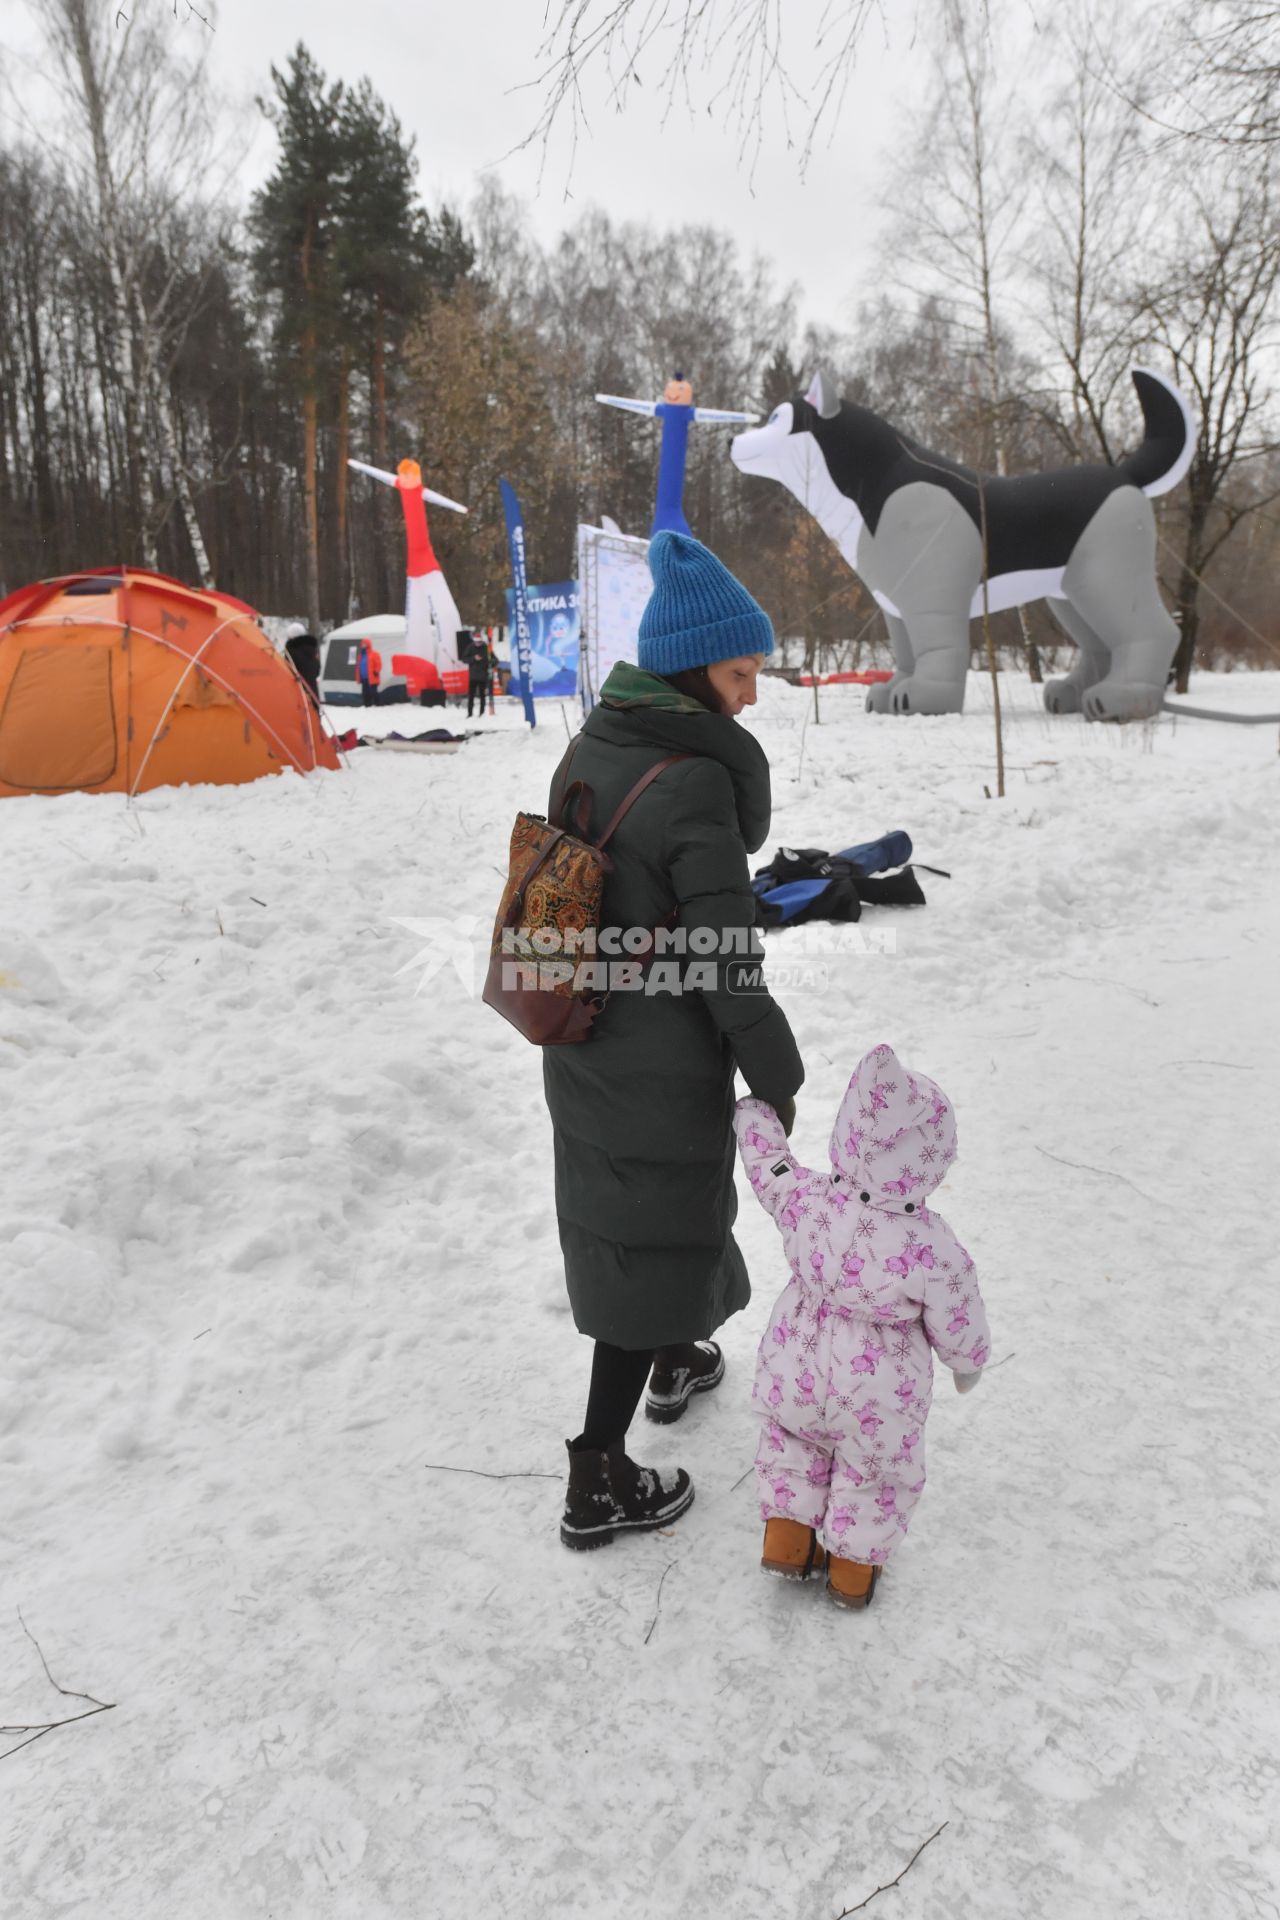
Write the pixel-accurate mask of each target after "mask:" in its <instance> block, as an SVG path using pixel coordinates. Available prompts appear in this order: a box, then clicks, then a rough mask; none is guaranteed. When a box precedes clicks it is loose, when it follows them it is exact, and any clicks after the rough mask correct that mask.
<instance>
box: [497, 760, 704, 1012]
mask: <svg viewBox="0 0 1280 1920" xmlns="http://www.w3.org/2000/svg"><path fill="white" fill-rule="evenodd" d="M581 739H582V735H581V734H580V733H579V734H577V735H576V736H575V737H574V740H573V743H572V745H571V746H570V748H569V754H568V756H567V758H566V760H565V775H566V778H567V775H568V769H569V764H570V761H571V760H572V758H573V755H574V753H575V752H576V750H577V747H578V743H579V741H580V740H581ZM691 757H692V756H691V755H689V754H687V753H671V754H668V755H667V757H666V759H665V760H659V761H658V762H657V764H656V766H652V767H650V768H649V771H648V772H647V773H645V774H642V775H641V777H640V778H639V780H637V781H636V783H635V785H634V786H633V787H632V789H631V791H630V793H628V794H627V795H626V797H625V798H624V799H623V800H622V802H621V803H620V805H619V806H618V808H617V810H616V812H615V813H614V815H613V818H612V819H611V820H610V821H609V823H608V825H607V826H606V827H605V830H604V832H603V833H602V834H601V835H600V837H599V839H597V840H592V839H591V838H590V821H591V803H592V799H593V795H592V792H591V789H590V787H587V786H585V785H584V784H583V782H582V781H581V780H575V781H573V782H572V784H571V785H569V786H565V787H562V789H561V794H560V800H559V804H558V805H557V806H556V807H555V808H554V809H553V811H552V815H551V818H550V820H545V819H544V818H543V817H542V815H541V814H540V813H518V814H517V815H516V823H515V826H514V827H513V828H512V830H511V856H510V861H509V863H508V867H507V883H506V885H505V887H504V888H503V890H502V901H501V904H500V905H499V907H498V917H497V920H496V921H495V923H494V929H493V942H492V945H491V947H490V950H489V972H488V976H487V978H486V980H485V985H484V994H483V999H484V1003H485V1005H486V1006H489V1007H492V1008H493V1009H494V1011H495V1012H497V1013H500V1014H501V1015H502V1017H503V1019H504V1020H509V1021H510V1022H511V1024H512V1026H513V1027H515V1028H517V1029H518V1030H519V1032H521V1033H522V1034H523V1035H524V1037H525V1039H526V1040H531V1041H532V1042H533V1044H534V1045H535V1046H538V1047H569V1046H573V1045H575V1044H576V1043H577V1042H578V1041H580V1040H589V1039H590V1037H591V1028H592V1024H593V1022H594V1021H595V1019H596V1016H597V1015H598V1014H599V1013H600V1011H601V1010H602V1008H603V1007H604V1004H605V1002H606V1000H607V999H608V994H607V992H605V991H602V990H600V989H598V988H596V987H595V986H582V985H580V984H579V983H578V979H577V975H578V973H579V968H580V966H581V964H582V962H583V959H584V956H585V959H586V960H587V961H593V960H594V959H595V935H596V933H598V931H599V927H600V901H601V897H602V895H603V892H604V877H605V875H606V874H607V873H610V872H612V870H613V861H612V860H611V858H610V857H609V855H608V854H607V853H606V852H605V847H606V846H607V844H608V842H609V841H610V840H611V839H612V837H613V834H614V832H615V830H616V828H617V826H618V823H619V821H620V820H621V819H622V817H623V815H624V814H625V813H626V812H627V811H628V809H629V808H630V807H631V806H632V805H633V804H634V802H635V801H637V800H638V799H639V798H640V795H641V794H642V793H643V792H644V790H645V788H646V787H647V786H648V785H649V783H650V781H653V780H656V779H657V778H658V775H659V774H660V773H665V772H666V770H667V768H668V767H673V766H675V764H676V762H677V761H679V760H688V759H690V758H691ZM571 808H572V817H573V821H574V825H575V826H576V828H577V831H576V833H572V832H570V831H569V829H568V827H567V826H566V825H565V821H566V819H567V818H569V816H570V809H571ZM672 919H673V920H674V915H673V916H672ZM635 957H636V956H634V955H633V954H631V953H630V952H628V954H627V958H628V959H632V958H635Z"/></svg>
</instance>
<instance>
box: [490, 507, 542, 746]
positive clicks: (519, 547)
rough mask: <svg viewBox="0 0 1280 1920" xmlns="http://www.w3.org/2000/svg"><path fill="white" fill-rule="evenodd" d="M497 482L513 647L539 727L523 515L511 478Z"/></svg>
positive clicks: (528, 712)
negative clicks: (504, 536) (506, 548)
mask: <svg viewBox="0 0 1280 1920" xmlns="http://www.w3.org/2000/svg"><path fill="white" fill-rule="evenodd" d="M498 485H499V486H500V487H501V489H502V511H503V513H504V514H505V515H506V520H507V545H508V546H509V547H510V549H511V584H512V601H511V604H512V611H513V613H514V616H515V619H514V626H515V646H514V647H513V648H512V650H511V651H512V659H513V663H514V669H515V672H516V674H518V676H519V680H520V692H521V695H522V697H523V699H524V717H525V719H526V720H527V721H528V722H529V725H530V726H531V727H536V726H537V724H538V717H537V714H536V712H535V711H534V705H533V645H532V641H531V639H530V635H529V574H528V570H527V568H526V565H525V552H524V516H523V514H522V513H521V511H520V502H519V501H518V500H517V499H516V493H515V488H514V487H513V486H512V485H511V483H510V481H508V480H499V482H498Z"/></svg>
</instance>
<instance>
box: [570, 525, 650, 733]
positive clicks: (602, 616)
mask: <svg viewBox="0 0 1280 1920" xmlns="http://www.w3.org/2000/svg"><path fill="white" fill-rule="evenodd" d="M648 555H649V542H648V541H647V540H636V539H633V538H632V537H631V536H630V535H629V534H625V533H610V532H608V531H607V530H606V529H605V528H604V527H579V528H578V581H579V606H580V609H581V615H582V652H581V655H580V663H581V664H580V668H579V678H578V691H579V693H580V694H581V696H582V704H583V706H584V707H586V708H587V709H588V710H589V709H590V708H591V707H592V706H594V705H595V700H596V695H597V694H598V692H599V690H600V688H601V686H602V685H603V684H604V681H605V680H606V678H607V677H608V673H609V669H610V668H611V667H612V666H613V664H614V662H615V660H634V659H635V657H636V648H637V645H638V640H639V632H640V615H641V614H642V613H643V612H644V609H645V604H646V602H647V601H648V598H649V595H650V594H651V593H652V592H653V580H652V578H651V576H650V573H649V559H648Z"/></svg>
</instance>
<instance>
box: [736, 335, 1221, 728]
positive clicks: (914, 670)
mask: <svg viewBox="0 0 1280 1920" xmlns="http://www.w3.org/2000/svg"><path fill="white" fill-rule="evenodd" d="M1133 378H1134V385H1135V387H1136V389H1137V396H1138V402H1139V405H1140V406H1141V408H1142V415H1143V421H1144V424H1145V428H1146V432H1145V435H1144V438H1143V440H1142V441H1141V443H1140V445H1138V446H1137V447H1135V448H1134V449H1133V451H1132V452H1131V453H1128V454H1126V455H1125V456H1124V457H1123V458H1122V459H1120V460H1118V461H1117V462H1116V463H1115V465H1114V466H1110V465H1102V464H1101V463H1099V464H1096V465H1092V466H1085V465H1082V466H1076V467H1059V468H1056V469H1054V470H1051V471H1048V472H1043V473H1026V474H1017V475H1003V474H984V475H979V474H977V473H975V472H973V471H972V469H971V468H969V467H965V466H961V465H960V463H959V462H958V461H955V460H950V459H948V458H947V457H946V455H944V454H939V453H931V452H930V451H929V449H928V448H926V447H922V446H920V445H919V444H918V443H917V442H916V441H914V440H913V439H911V438H910V436H909V435H907V434H905V433H902V432H901V431H900V430H899V429H898V428H896V427H894V426H893V425H892V423H891V422H890V421H888V420H884V419H882V418H881V417H880V415H879V414H875V413H872V412H871V410H870V408H869V407H860V406H857V405H855V404H854V403H853V402H852V401H845V402H844V403H843V404H842V403H841V401H840V398H839V394H838V391H837V388H836V384H835V381H834V380H833V379H832V378H831V376H830V374H829V373H827V372H826V371H825V370H823V369H821V368H819V369H818V371H817V372H816V373H815V374H814V376H813V379H812V381H811V383H810V385H809V390H808V392H807V393H806V394H805V395H804V398H803V400H801V399H799V397H797V399H796V400H795V401H794V402H790V401H787V402H784V403H783V404H782V405H781V406H778V407H775V408H774V410H773V412H772V414H771V415H770V417H769V419H768V420H767V421H766V422H765V424H764V426H762V427H757V428H754V429H753V430H752V431H750V432H748V433H740V434H739V435H738V436H737V438H736V439H735V440H734V442H733V449H732V452H733V462H734V465H735V466H736V467H738V468H739V470H740V471H741V472H743V473H747V474H757V475H759V476H760V477H761V478H762V479H769V480H775V481H777V482H779V483H780V484H781V485H782V486H784V487H786V488H787V490H788V492H790V493H792V494H794V496H795V498H796V499H797V500H798V501H799V502H800V504H801V505H802V506H803V507H805V508H806V509H807V510H808V511H809V512H810V513H811V514H813V516H814V518H815V519H816V520H817V521H818V523H819V525H820V526H821V527H822V528H823V529H824V531H825V532H826V533H828V534H829V535H830V537H831V539H832V540H833V541H834V542H835V544H836V546H837V547H838V548H839V549H840V551H841V553H842V554H843V555H844V557H845V559H846V560H847V561H848V563H849V565H850V566H851V567H852V568H853V569H854V571H855V573H857V575H858V577H859V578H860V579H861V580H862V581H863V583H864V584H865V585H866V586H867V587H868V588H869V590H870V592H871V593H872V595H873V596H874V598H875V599H876V601H877V602H878V603H879V606H880V609H881V611H882V612H883V614H884V616H885V620H886V623H887V625H888V629H889V637H890V640H891V642H892V645H893V657H894V666H895V672H894V676H893V678H892V679H891V680H889V681H886V682H885V683H884V684H883V685H881V686H877V687H873V688H872V690H871V692H870V694H869V695H868V696H867V706H868V708H869V709H870V711H871V712H873V713H959V712H960V710H961V708H962V707H963V706H964V693H965V679H966V676H967V674H968V670H969V637H970V636H969V623H970V621H971V620H975V619H979V618H981V616H982V614H983V613H984V611H990V612H991V613H998V612H1000V610H1001V609H1002V608H1005V607H1017V606H1022V605H1024V604H1025V603H1026V602H1027V601H1029V600H1041V599H1043V600H1045V601H1047V603H1048V606H1049V611H1050V612H1051V614H1052V615H1053V617H1054V619H1055V620H1056V621H1057V623H1058V625H1059V626H1060V627H1061V628H1062V629H1063V631H1064V632H1065V633H1066V634H1067V635H1068V636H1069V638H1070V639H1072V640H1074V641H1075V643H1076V646H1077V648H1078V649H1079V652H1078V655H1077V658H1076V661H1075V664H1074V666H1073V667H1072V669H1071V671H1070V672H1069V673H1068V674H1067V675H1066V676H1065V677H1064V678H1063V679H1061V680H1051V681H1049V683H1048V684H1047V686H1046V687H1045V690H1044V703H1045V706H1046V707H1047V708H1048V710H1049V712H1050V713H1083V715H1084V717H1085V719H1086V720H1146V719H1149V718H1150V717H1151V716H1152V715H1153V714H1156V713H1159V711H1160V707H1161V703H1162V701H1163V698H1164V689H1165V682H1166V679H1167V676H1168V671H1169V666H1170V663H1171V661H1172V659H1173V656H1174V652H1175V650H1176V648H1177V645H1178V629H1177V628H1176V627H1175V625H1174V623H1173V621H1172V619H1171V618H1170V616H1169V613H1168V611H1167V609H1166V608H1165V605H1164V602H1163V601H1162V600H1161V598H1160V593H1159V590H1158V588H1157V586H1156V571H1155V548H1156V530H1155V517H1154V515H1153V513H1152V509H1151V496H1154V495H1156V494H1160V493H1164V492H1167V491H1168V489H1169V488H1170V487H1173V486H1176V485H1177V483H1178V481H1179V480H1180V479H1181V478H1182V476H1183V474H1184V473H1185V472H1186V470H1187V465H1188V463H1189V461H1190V459H1191V456H1192V453H1193V451H1194V447H1195V439H1196V421H1195V417H1194V415H1193V414H1192V411H1191V406H1190V403H1189V402H1188V401H1187V399H1186V397H1185V395H1183V394H1182V393H1180V392H1179V391H1178V389H1177V388H1176V387H1175V386H1173V385H1172V384H1171V383H1170V382H1169V381H1168V380H1166V379H1164V378H1163V377H1162V376H1161V375H1160V374H1157V373H1153V372H1151V371H1150V370H1149V369H1146V368H1141V369H1136V370H1135V372H1134V376H1133ZM984 574H985V579H984Z"/></svg>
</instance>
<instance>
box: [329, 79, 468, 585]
mask: <svg viewBox="0 0 1280 1920" xmlns="http://www.w3.org/2000/svg"><path fill="white" fill-rule="evenodd" d="M342 141H343V163H344V174H343V183H342V194H341V203H340V220H341V238H340V243H339V249H338V260H339V274H340V279H341V284H342V304H343V327H342V345H341V353H342V360H341V365H340V368H339V376H338V390H337V406H338V457H337V460H336V463H335V483H336V487H337V508H338V547H339V551H340V553H342V555H343V556H344V558H345V550H346V520H347V514H346V459H347V446H348V439H349V426H348V422H349V408H350V385H351V372H352V367H353V365H355V366H358V367H359V368H360V369H361V370H362V372H363V373H364V374H365V375H366V377H367V380H368V393H369V440H370V445H371V447H372V452H373V458H374V460H375V461H376V463H377V464H378V465H379V466H382V467H386V466H388V465H390V464H391V459H390V427H389V420H390V414H391V396H390V395H389V391H388V388H389V367H390V366H392V365H394V363H395V361H396V359H397V358H398V350H399V348H400V347H401V345H402V343H403V341H404V338H405V335H406V332H407V330H408V328H409V326H410V325H411V323H412V322H413V321H414V320H415V319H416V318H418V317H419V316H420V315H421V314H422V312H423V309H424V307H425V306H426V304H427V302H428V301H429V300H430V299H431V298H432V297H433V296H438V295H441V294H447V293H448V292H449V290H450V289H451V288H452V287H453V285H454V284H455V283H456V282H457V280H458V279H460V278H461V277H463V276H464V275H466V274H467V273H468V272H469V271H470V269H471V266H472V264H473V260H474V253H473V250H472V247H471V245H470V242H469V241H468V239H467V237H466V234H465V233H464V231H463V229H462V226H461V223H460V222H459V221H458V220H457V218H456V217H455V216H454V215H453V214H452V213H450V212H449V210H448V209H447V208H446V209H444V210H443V211H442V212H441V214H440V215H439V216H438V217H437V218H436V219H435V220H432V218H431V217H430V216H429V215H428V213H427V212H426V209H425V208H424V207H423V205H422V203H421V201H420V200H419V198H418V192H417V186H416V178H415V176H416V173H417V163H416V160H415V157H414V143H413V141H412V140H411V139H409V140H407V139H406V138H405V136H404V133H403V131H402V129H401V126H400V122H399V121H398V119H397V118H396V116H395V114H394V113H392V112H391V110H390V109H389V108H388V107H387V105H386V103H385V102H384V101H383V100H382V99H380V98H379V96H378V95H377V94H376V93H375V92H374V90H373V88H372V86H371V85H370V83H369V81H368V80H362V81H361V83H360V85H359V86H358V87H357V88H356V89H355V90H354V91H352V92H349V93H348V94H347V95H346V98H345V100H344V102H343V114H342ZM390 504H391V503H390V502H389V501H388V500H386V499H385V498H384V497H383V496H382V495H381V494H379V495H377V497H376V498H375V500H374V501H373V507H374V511H375V512H377V511H378V510H379V509H382V511H383V514H384V521H385V518H386V516H388V515H389V512H390ZM380 545H385V543H380ZM371 585H372V586H373V590H374V592H375V593H379V594H380V593H381V592H382V591H384V590H385V583H384V582H383V581H381V580H378V581H376V582H373V583H371Z"/></svg>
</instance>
